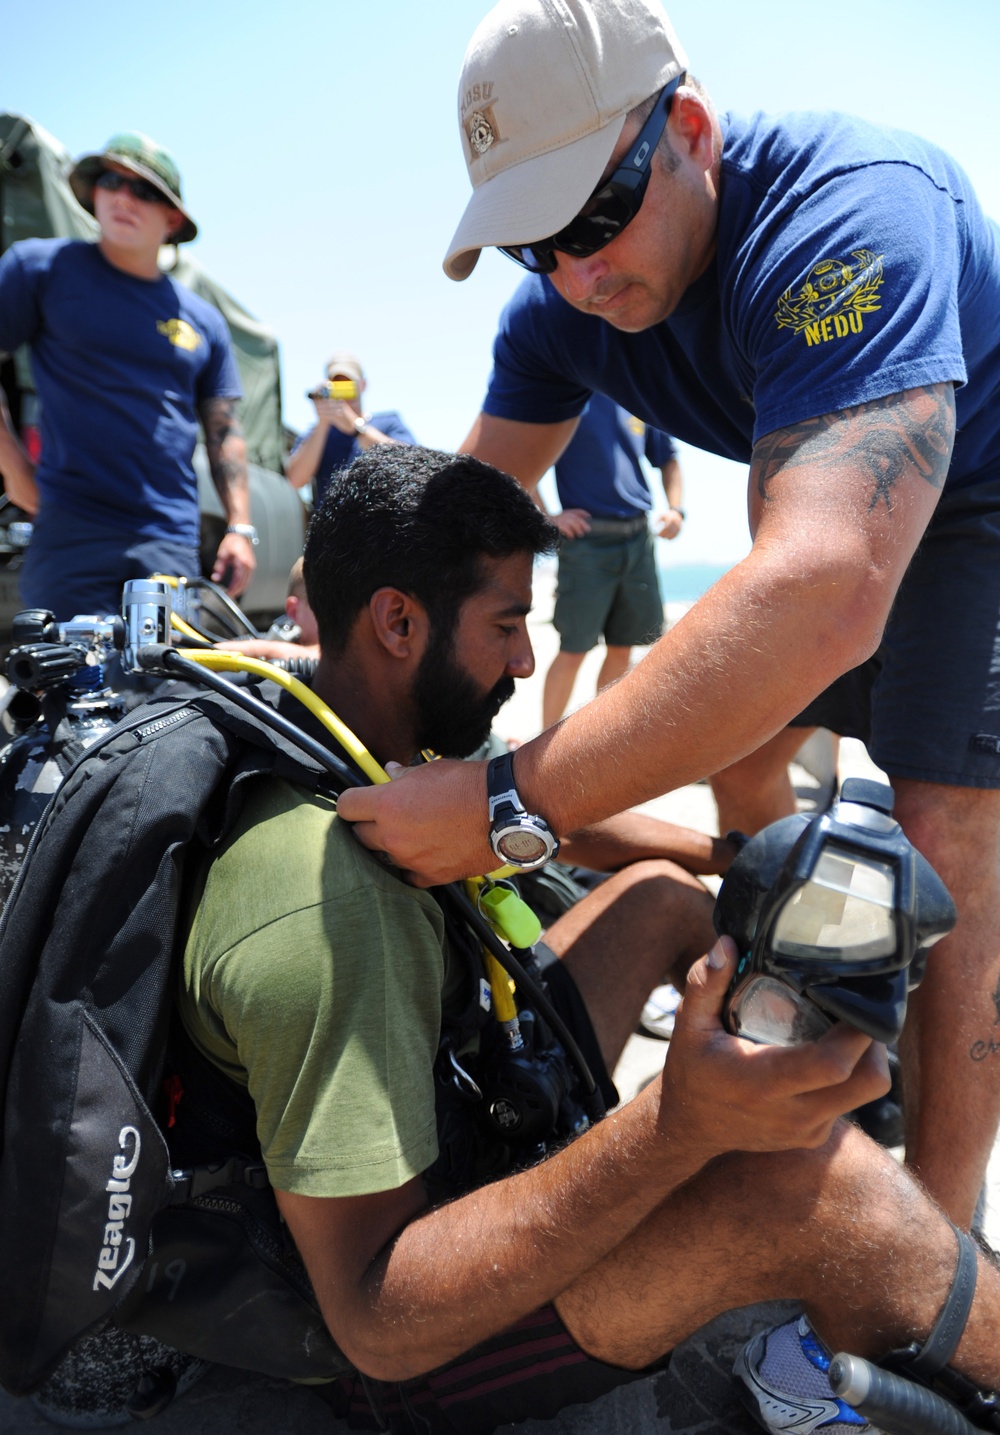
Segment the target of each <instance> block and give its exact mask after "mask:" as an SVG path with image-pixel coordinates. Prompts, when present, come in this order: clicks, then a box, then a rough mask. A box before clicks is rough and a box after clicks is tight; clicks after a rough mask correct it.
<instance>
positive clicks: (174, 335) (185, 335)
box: [156, 319, 205, 353]
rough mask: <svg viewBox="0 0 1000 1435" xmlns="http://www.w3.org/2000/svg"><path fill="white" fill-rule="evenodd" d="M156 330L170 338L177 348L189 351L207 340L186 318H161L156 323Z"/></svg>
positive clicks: (191, 351)
mask: <svg viewBox="0 0 1000 1435" xmlns="http://www.w3.org/2000/svg"><path fill="white" fill-rule="evenodd" d="M156 332H157V333H158V334H162V335H163V337H164V338H165V339H169V340H170V342H171V344H173V346H174V348H175V349H187V350H188V352H189V353H193V352H194V350H195V349H197V348H198V347H199V345H201V344H203V343H204V342H205V341H204V339H203V338H202V337H201V335H200V334H199V333H198V330H197V329H194V328H192V327H191V325H190V324H189V323H188V322H187V320H186V319H161V320H160V321H159V322H158V323H157V325H156Z"/></svg>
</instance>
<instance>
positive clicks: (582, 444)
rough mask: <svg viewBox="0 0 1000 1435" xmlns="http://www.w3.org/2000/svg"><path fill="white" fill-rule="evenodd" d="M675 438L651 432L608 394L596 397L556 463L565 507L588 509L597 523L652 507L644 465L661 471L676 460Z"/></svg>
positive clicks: (558, 481) (655, 430)
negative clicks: (645, 463)
mask: <svg viewBox="0 0 1000 1435" xmlns="http://www.w3.org/2000/svg"><path fill="white" fill-rule="evenodd" d="M674 453H675V449H674V445H673V442H672V440H671V438H670V435H669V434H665V433H663V432H662V431H661V430H660V429H654V428H648V427H647V426H646V424H644V423H643V422H642V420H641V419H637V418H633V416H632V415H631V414H630V413H629V412H628V410H627V409H623V408H621V406H620V405H619V404H616V403H615V402H614V401H613V400H612V399H608V398H605V396H604V395H603V394H595V395H594V397H593V398H592V399H591V401H590V403H589V404H588V405H587V407H586V409H585V410H584V413H583V417H582V418H581V419H580V423H579V425H578V426H577V430H576V433H575V434H574V435H573V437H572V439H571V440H570V441H569V443H568V444H567V446H566V449H565V451H564V452H563V455H562V457H561V458H560V460H559V462H558V463H557V464H556V468H555V472H556V488H557V489H558V490H559V502H560V503H561V504H562V506H563V508H585V509H586V510H587V512H588V513H591V514H593V515H594V517H595V518H634V517H635V516H636V515H637V514H639V513H648V512H649V510H650V508H651V507H652V499H651V497H650V493H649V485H648V484H647V483H646V476H645V474H644V473H643V471H642V464H641V463H640V462H639V460H640V458H641V457H642V455H643V454H645V455H646V457H647V459H648V460H649V462H650V463H651V464H653V465H654V466H655V467H656V468H662V467H663V465H664V464H665V463H668V462H669V461H670V459H672V458H673V457H674Z"/></svg>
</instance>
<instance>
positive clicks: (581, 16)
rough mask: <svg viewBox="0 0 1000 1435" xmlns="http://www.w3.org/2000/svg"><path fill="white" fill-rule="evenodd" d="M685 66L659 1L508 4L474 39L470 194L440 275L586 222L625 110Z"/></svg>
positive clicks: (467, 73) (464, 130)
mask: <svg viewBox="0 0 1000 1435" xmlns="http://www.w3.org/2000/svg"><path fill="white" fill-rule="evenodd" d="M685 69H687V57H686V55H685V54H684V51H683V50H682V48H681V46H680V45H679V43H678V41H677V37H676V35H675V34H674V32H673V28H672V26H671V24H670V21H669V20H668V19H667V16H666V13H665V11H664V10H663V8H662V6H661V5H660V4H659V3H658V0H500V3H499V4H498V5H496V6H494V8H493V9H492V10H491V11H490V13H489V14H488V15H487V16H486V18H485V20H483V22H482V23H481V24H480V26H479V28H478V29H477V30H476V33H475V34H474V35H473V37H472V39H471V41H470V42H469V48H468V50H467V51H466V53H465V63H464V65H463V66H462V77H461V81H460V84H459V91H458V122H459V128H460V130H461V135H462V146H463V149H464V152H465V162H466V165H467V166H468V170H469V178H470V179H471V180H472V186H473V194H472V198H471V199H470V200H469V203H468V206H467V207H466V210H465V213H464V214H463V216H462V221H461V223H460V224H459V226H458V229H457V230H456V231H455V236H454V238H453V239H452V241H451V244H450V245H449V247H448V254H447V256H446V258H445V261H444V272H445V273H446V274H447V275H448V276H449V278H451V279H467V278H468V276H469V275H470V274H471V273H472V271H473V269H474V268H475V266H476V260H477V259H478V258H479V251H480V249H483V248H486V247H487V246H488V245H493V244H530V243H531V241H532V240H533V239H547V238H548V237H549V235H551V234H555V233H557V232H558V231H559V230H560V229H562V228H563V226H564V225H566V224H568V223H569V221H570V220H571V219H572V218H573V217H574V215H576V214H579V212H580V210H581V209H582V208H583V206H584V204H585V203H586V202H587V200H588V199H589V197H590V195H591V193H592V191H593V189H594V187H595V186H596V184H597V182H598V180H599V179H600V177H601V171H602V170H603V169H604V166H605V165H606V164H607V162H608V160H609V159H610V158H611V153H612V151H613V150H614V147H615V145H616V143H617V142H618V137H619V135H620V134H621V132H622V127H623V125H624V123H625V116H626V114H627V113H628V111H629V110H631V109H633V108H634V107H635V106H636V105H638V104H641V103H642V101H643V100H645V99H647V98H648V97H649V96H650V95H653V94H656V93H657V92H658V91H659V90H661V89H662V88H663V86H664V85H666V84H667V83H668V82H669V81H670V80H672V79H673V78H674V76H675V75H679V74H680V73H681V72H682V71H683V70H685Z"/></svg>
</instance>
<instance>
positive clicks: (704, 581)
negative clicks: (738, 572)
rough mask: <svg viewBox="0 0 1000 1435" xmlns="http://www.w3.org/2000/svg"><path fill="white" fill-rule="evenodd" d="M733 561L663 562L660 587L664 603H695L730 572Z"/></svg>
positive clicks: (660, 572) (660, 571) (660, 570)
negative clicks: (724, 574)
mask: <svg viewBox="0 0 1000 1435" xmlns="http://www.w3.org/2000/svg"><path fill="white" fill-rule="evenodd" d="M733 566H734V565H733V564H732V563H662V564H660V565H659V574H660V588H661V590H662V592H663V601H664V603H694V602H696V601H697V599H699V598H700V597H701V595H702V594H703V593H705V592H707V591H708V589H709V588H711V586H712V584H713V583H717V582H718V581H719V579H720V578H721V577H722V575H723V573H728V572H729V570H730V568H732V567H733Z"/></svg>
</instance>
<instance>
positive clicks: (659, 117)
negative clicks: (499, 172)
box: [498, 73, 684, 274]
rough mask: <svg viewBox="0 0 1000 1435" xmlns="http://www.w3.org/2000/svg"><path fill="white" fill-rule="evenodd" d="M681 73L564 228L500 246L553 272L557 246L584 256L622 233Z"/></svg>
mask: <svg viewBox="0 0 1000 1435" xmlns="http://www.w3.org/2000/svg"><path fill="white" fill-rule="evenodd" d="M683 78H684V75H683V73H682V74H680V75H677V76H675V78H674V79H672V80H671V81H670V83H669V85H666V86H665V87H664V88H663V89H662V90H661V91H660V93H659V94H658V95H657V97H656V104H655V105H654V106H653V109H652V113H651V114H650V116H649V119H648V120H647V121H646V123H645V124H644V125H643V127H642V129H641V130H640V131H639V133H638V135H637V137H636V140H635V144H634V145H633V146H632V148H631V150H630V151H629V156H628V158H627V159H625V160H623V161H622V163H621V164H620V165H619V166H618V168H617V169H616V170H615V171H614V173H613V174H612V175H610V177H609V178H608V179H606V180H604V181H603V183H601V184H599V185H598V186H597V188H596V189H595V190H594V192H593V194H592V195H591V196H590V198H589V199H588V200H587V203H586V204H585V205H584V206H583V208H582V209H581V210H580V213H579V214H578V215H576V217H575V218H574V219H571V220H570V222H569V224H567V225H566V227H565V228H564V229H560V231H559V233H558V234H553V236H552V238H551V239H536V240H534V241H533V242H532V243H531V244H501V245H499V246H498V247H499V249H500V250H501V252H502V253H504V254H506V255H507V257H508V258H509V259H513V260H514V263H515V264H520V265H521V266H522V267H523V268H524V269H529V270H530V271H531V273H532V274H551V273H553V272H554V270H555V267H556V250H559V251H560V252H561V253H562V254H572V255H573V256H574V257H575V258H577V259H586V258H587V257H588V256H589V255H591V254H596V253H597V251H598V250H599V249H603V248H604V246H605V245H606V244H610V243H611V241H612V239H614V238H615V237H616V235H619V234H621V232H622V230H623V229H624V228H625V226H626V225H627V224H631V222H632V220H633V219H634V218H635V217H636V215H637V214H638V213H639V210H640V208H641V207H642V201H643V199H644V198H645V194H646V186H647V185H648V184H649V173H650V164H651V162H652V158H653V151H654V150H655V149H656V146H657V145H658V144H659V142H660V138H661V136H662V134H663V131H664V130H665V129H666V127H667V117H668V116H669V114H670V102H671V100H672V99H673V97H674V91H675V90H676V89H677V87H678V85H679V84H680V82H681V80H682V79H683Z"/></svg>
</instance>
